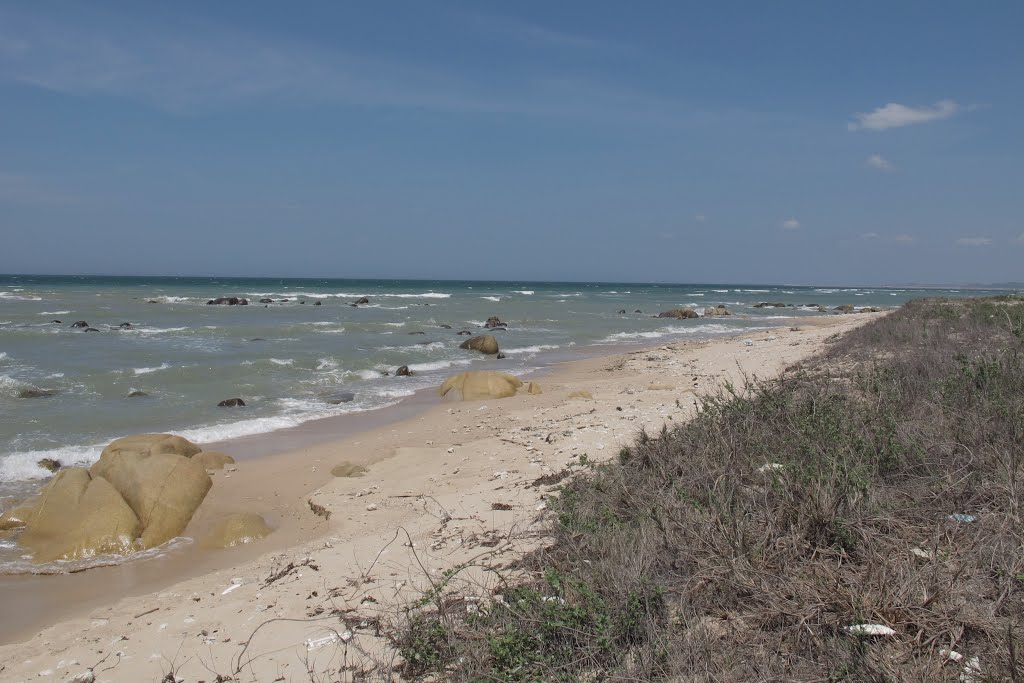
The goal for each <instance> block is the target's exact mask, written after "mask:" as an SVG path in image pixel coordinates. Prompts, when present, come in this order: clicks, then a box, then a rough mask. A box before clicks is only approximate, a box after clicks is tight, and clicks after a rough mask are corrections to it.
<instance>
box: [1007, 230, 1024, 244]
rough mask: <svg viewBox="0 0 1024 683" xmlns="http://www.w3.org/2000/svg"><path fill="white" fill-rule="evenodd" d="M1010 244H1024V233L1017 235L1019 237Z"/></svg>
mask: <svg viewBox="0 0 1024 683" xmlns="http://www.w3.org/2000/svg"><path fill="white" fill-rule="evenodd" d="M1010 242H1012V243H1013V244H1024V232H1022V233H1021V234H1019V235H1017V237H1016V238H1014V239H1012V240H1010Z"/></svg>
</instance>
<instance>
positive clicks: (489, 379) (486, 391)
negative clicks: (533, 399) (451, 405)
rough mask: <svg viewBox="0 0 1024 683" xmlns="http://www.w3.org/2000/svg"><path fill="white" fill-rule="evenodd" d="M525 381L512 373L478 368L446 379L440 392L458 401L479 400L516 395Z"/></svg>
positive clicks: (443, 395) (445, 396) (444, 396)
mask: <svg viewBox="0 0 1024 683" xmlns="http://www.w3.org/2000/svg"><path fill="white" fill-rule="evenodd" d="M521 386H523V383H522V382H521V381H520V380H519V379H518V378H516V377H514V376H512V375H507V374H505V373H504V372H494V371H491V370H477V371H471V372H462V373H459V374H458V375H453V376H452V377H449V378H448V379H446V380H445V381H444V383H443V384H442V385H441V388H440V389H439V390H438V393H439V394H440V395H441V396H442V397H443V398H447V399H450V400H456V401H479V400H483V399H492V398H508V397H509V396H515V395H516V391H517V390H518V389H519V387H521Z"/></svg>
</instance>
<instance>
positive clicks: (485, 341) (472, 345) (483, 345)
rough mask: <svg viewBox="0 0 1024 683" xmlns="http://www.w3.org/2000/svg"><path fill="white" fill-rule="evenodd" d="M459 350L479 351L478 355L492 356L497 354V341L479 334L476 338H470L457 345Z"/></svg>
mask: <svg viewBox="0 0 1024 683" xmlns="http://www.w3.org/2000/svg"><path fill="white" fill-rule="evenodd" d="M459 348H460V349H468V350H470V351H479V352H480V353H484V354H487V355H489V356H493V355H494V354H496V353H498V340H497V339H495V338H494V337H493V336H492V335H489V334H481V335H480V336H478V337H470V338H469V339H467V340H466V341H464V342H462V343H461V344H459Z"/></svg>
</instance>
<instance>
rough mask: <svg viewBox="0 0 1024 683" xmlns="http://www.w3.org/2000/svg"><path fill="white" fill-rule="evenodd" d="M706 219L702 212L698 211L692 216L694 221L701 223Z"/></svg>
mask: <svg viewBox="0 0 1024 683" xmlns="http://www.w3.org/2000/svg"><path fill="white" fill-rule="evenodd" d="M706 220H707V218H706V217H705V216H704V214H702V213H698V214H697V215H696V216H694V217H693V222H694V223H703V222H704V221H706Z"/></svg>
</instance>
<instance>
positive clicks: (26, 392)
mask: <svg viewBox="0 0 1024 683" xmlns="http://www.w3.org/2000/svg"><path fill="white" fill-rule="evenodd" d="M56 395H57V390H56V389H35V388H33V389H22V390H21V391H19V392H18V398H49V397H50V396H56Z"/></svg>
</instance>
